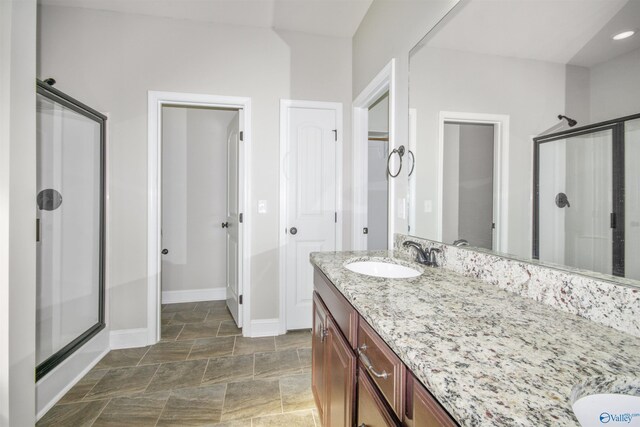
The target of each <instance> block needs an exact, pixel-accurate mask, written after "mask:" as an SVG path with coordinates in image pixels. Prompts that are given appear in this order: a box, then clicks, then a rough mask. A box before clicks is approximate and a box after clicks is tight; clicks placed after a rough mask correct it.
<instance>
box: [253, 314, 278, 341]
mask: <svg viewBox="0 0 640 427" xmlns="http://www.w3.org/2000/svg"><path fill="white" fill-rule="evenodd" d="M275 335H280V319H278V318H275V319H257V320H252V321H251V336H252V337H273V336H275Z"/></svg>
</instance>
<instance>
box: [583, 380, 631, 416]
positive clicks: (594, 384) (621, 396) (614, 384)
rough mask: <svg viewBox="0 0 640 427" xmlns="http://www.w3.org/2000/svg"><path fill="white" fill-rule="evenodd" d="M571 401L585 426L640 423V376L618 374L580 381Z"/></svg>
mask: <svg viewBox="0 0 640 427" xmlns="http://www.w3.org/2000/svg"><path fill="white" fill-rule="evenodd" d="M585 385H586V387H585ZM571 403H572V405H571V406H572V408H573V413H574V414H575V416H576V418H577V419H578V422H580V425H582V426H583V427H588V426H602V425H625V426H640V379H638V378H632V379H630V378H622V379H619V378H618V379H613V380H604V381H601V382H598V381H589V382H587V383H585V384H580V385H578V386H576V387H574V389H573V391H572V396H571Z"/></svg>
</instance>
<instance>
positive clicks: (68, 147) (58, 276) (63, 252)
mask: <svg viewBox="0 0 640 427" xmlns="http://www.w3.org/2000/svg"><path fill="white" fill-rule="evenodd" d="M36 107H37V110H36V111H37V197H36V200H34V202H35V204H36V210H37V237H36V240H37V270H36V271H37V273H36V274H37V311H36V365H37V368H36V379H40V378H41V377H42V376H44V375H45V374H46V373H47V372H49V371H50V370H51V369H53V368H54V367H55V366H57V365H58V364H59V363H60V362H61V361H62V360H64V359H65V358H67V357H68V356H69V355H70V354H72V353H73V352H74V351H75V350H76V349H77V348H79V347H80V346H82V344H84V343H85V342H86V341H88V340H89V339H90V338H91V337H92V336H94V335H95V334H96V333H98V332H99V331H100V330H101V329H102V328H104V325H105V323H104V281H103V276H104V274H103V235H104V224H103V193H104V191H103V190H104V179H103V169H104V168H103V157H104V156H103V152H104V127H105V117H104V116H103V115H101V114H100V113H98V112H96V111H94V110H92V109H90V108H88V107H86V106H84V105H83V104H81V103H79V102H77V101H75V100H74V99H72V98H70V97H68V96H66V95H65V94H63V93H62V92H59V91H57V90H55V89H53V88H51V87H50V86H48V85H47V84H45V83H42V82H38V85H37V99H36Z"/></svg>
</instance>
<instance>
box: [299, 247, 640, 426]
mask: <svg viewBox="0 0 640 427" xmlns="http://www.w3.org/2000/svg"><path fill="white" fill-rule="evenodd" d="M367 256H369V257H373V256H375V257H393V252H391V251H379V252H329V253H313V254H311V262H312V263H313V264H315V265H316V266H318V267H319V268H320V270H322V272H324V274H325V275H326V276H327V277H328V278H329V280H331V281H332V282H333V283H334V284H335V285H336V287H337V288H338V290H339V291H340V292H341V293H342V294H343V295H344V296H345V297H346V298H347V300H348V301H349V302H350V303H351V304H352V305H353V306H354V307H355V308H356V309H357V310H358V312H359V313H360V314H361V315H362V317H363V318H364V319H365V320H366V321H367V322H368V323H369V324H370V325H371V326H372V327H373V328H374V329H375V330H376V331H377V332H378V333H379V334H380V336H381V337H382V338H383V339H384V340H385V341H386V342H387V344H388V345H389V346H390V347H391V348H392V349H393V350H394V351H395V353H396V354H397V355H398V356H399V357H400V358H401V359H402V361H403V362H404V363H405V364H406V365H407V367H408V368H409V369H411V370H412V371H413V372H414V374H415V375H416V377H417V378H419V379H420V380H421V381H422V383H423V384H424V385H425V386H426V387H427V388H428V389H429V391H431V393H432V394H433V395H434V396H435V397H436V398H437V399H438V400H439V401H440V403H441V404H442V405H443V406H444V407H445V408H446V409H447V410H448V411H449V413H450V414H451V415H452V416H453V417H454V418H455V419H456V420H457V421H458V422H459V423H460V424H461V425H463V426H501V425H504V426H565V425H567V426H575V425H578V422H577V420H576V418H575V417H574V415H573V412H572V410H571V392H572V389H573V388H574V386H576V385H577V384H581V383H584V387H588V384H589V383H588V380H589V379H590V378H593V377H603V376H604V377H608V376H612V377H614V376H615V377H620V376H628V377H638V376H640V338H636V337H634V336H632V335H628V334H625V333H622V332H619V331H616V330H615V329H612V328H608V327H606V326H602V325H599V324H597V323H595V322H592V321H589V320H587V319H584V318H581V317H578V316H575V315H572V314H568V313H564V312H562V311H559V310H556V309H554V308H551V307H549V306H546V305H543V304H541V303H539V302H536V301H534V300H531V299H529V298H525V297H522V296H519V295H516V294H514V293H511V292H508V291H504V290H501V289H499V288H497V287H496V286H492V285H490V284H487V283H484V282H481V281H479V280H477V279H473V278H468V277H464V276H461V275H458V274H456V273H454V272H451V271H449V270H444V269H441V268H429V267H426V268H424V270H425V272H424V273H423V274H422V275H421V276H418V277H415V278H410V279H382V278H377V277H370V276H365V275H362V274H358V273H354V272H351V271H349V270H347V269H346V268H344V265H345V263H347V262H349V261H351V260H354V259H358V258H366V257H367ZM405 265H406V263H405ZM584 387H583V390H582V393H586V394H590V393H589V391H588V390H584ZM595 391H596V390H594V392H595Z"/></svg>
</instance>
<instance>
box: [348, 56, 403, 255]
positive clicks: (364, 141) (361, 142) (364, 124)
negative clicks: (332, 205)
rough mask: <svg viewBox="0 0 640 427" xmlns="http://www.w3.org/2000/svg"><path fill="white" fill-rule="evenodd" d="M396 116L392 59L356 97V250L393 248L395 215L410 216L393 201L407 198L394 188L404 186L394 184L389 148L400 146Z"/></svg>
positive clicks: (354, 180) (354, 110)
mask: <svg viewBox="0 0 640 427" xmlns="http://www.w3.org/2000/svg"><path fill="white" fill-rule="evenodd" d="M395 116H396V113H395V59H392V60H391V61H390V62H389V63H388V64H387V65H386V66H385V67H384V68H383V69H382V70H380V72H379V73H378V74H377V75H376V77H375V78H374V79H373V80H372V81H371V82H370V83H369V84H368V85H367V87H366V88H364V89H363V90H362V92H360V94H359V95H358V96H357V97H356V99H354V101H353V154H352V166H353V168H352V169H353V177H352V180H353V219H352V230H353V231H352V232H353V234H352V241H351V245H352V248H353V250H374V249H390V248H393V233H394V231H395V228H396V224H397V222H396V221H397V220H398V219H400V220H403V219H405V218H404V214H401V215H399V216H398V217H396V216H395V214H394V212H395V210H394V206H395V205H397V206H399V207H400V206H403V205H404V203H405V200H406V199H405V198H401V199H400V200H396V199H395V194H396V193H397V192H398V191H399V192H400V193H402V192H403V190H404V189H403V188H402V186H400V187H397V186H398V184H397V181H396V184H394V185H391V182H390V181H389V179H388V176H387V158H388V153H389V152H390V151H391V150H393V149H394V148H397V147H396V145H395ZM370 122H371V123H370ZM384 153H386V155H385V154H384ZM383 155H384V161H383V160H382V157H383ZM396 187H397V188H396ZM394 200H395V202H394ZM385 233H386V235H385V240H384V242H383V240H382V236H383V234H385ZM370 242H371V244H370Z"/></svg>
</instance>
